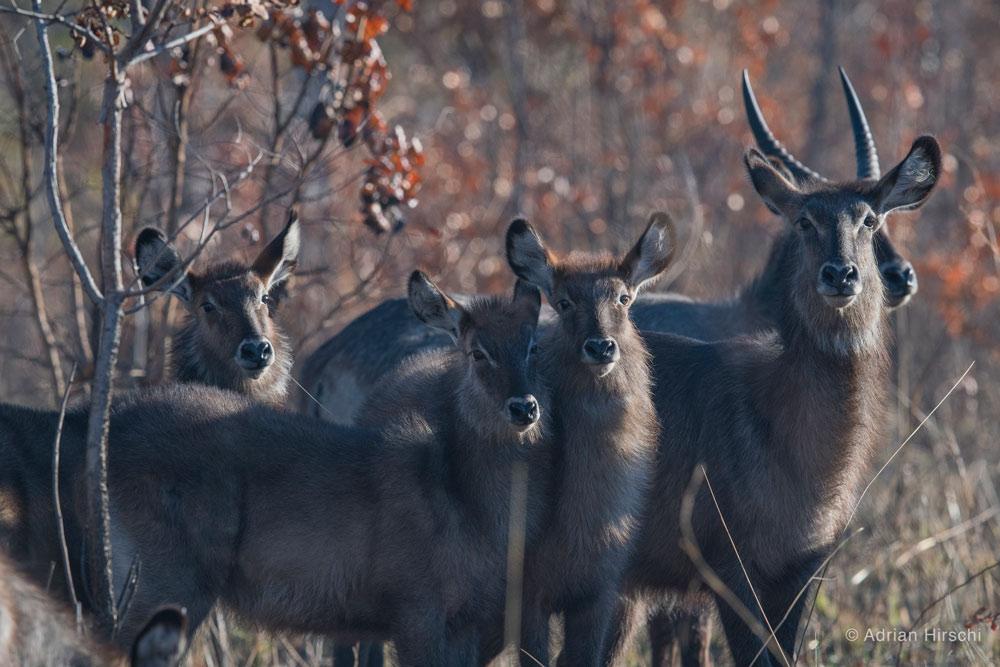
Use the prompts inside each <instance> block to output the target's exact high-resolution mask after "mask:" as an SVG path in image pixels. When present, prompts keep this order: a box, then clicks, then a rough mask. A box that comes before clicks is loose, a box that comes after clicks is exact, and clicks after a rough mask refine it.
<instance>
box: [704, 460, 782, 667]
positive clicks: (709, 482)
mask: <svg viewBox="0 0 1000 667" xmlns="http://www.w3.org/2000/svg"><path fill="white" fill-rule="evenodd" d="M701 474H702V475H704V477H705V484H706V485H707V486H708V493H709V495H711V496H712V504H714V505H715V511H716V512H718V513H719V520H720V521H721V522H722V527H723V528H724V529H725V531H726V537H728V538H729V544H730V545H731V546H732V547H733V553H734V554H736V560H737V561H738V562H739V564H740V570H741V571H742V572H743V577H744V578H745V579H746V580H747V586H749V587H750V592H751V593H753V599H754V601H755V602H756V603H757V608H758V609H760V615H761V616H762V617H763V618H764V622H765V623H767V629H768V630H770V631H771V637H772V638H773V637H774V628H773V627H771V621H770V620H769V619H768V618H767V611H765V610H764V605H763V604H762V603H761V601H760V597H759V596H758V595H757V589H755V588H754V585H753V582H752V581H750V573H749V572H747V568H746V566H745V565H744V564H743V557H742V556H740V550H739V549H737V548H736V541H735V540H734V539H733V534H732V533H730V532H729V525H728V524H727V523H726V517H725V516H723V514H722V508H721V507H719V501H718V499H716V497H715V489H713V488H712V480H710V479H709V478H708V471H707V470H705V466H704V465H703V466H701ZM777 646H778V653H779V654H780V655H781V659H782V660H783V661H784V662H785V664H786V665H788V664H789V662H788V656H786V655H785V651H784V649H783V648H781V644H780V643H778V644H777Z"/></svg>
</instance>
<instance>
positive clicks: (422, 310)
mask: <svg viewBox="0 0 1000 667" xmlns="http://www.w3.org/2000/svg"><path fill="white" fill-rule="evenodd" d="M406 291H407V294H408V295H409V300H410V308H411V309H413V314H414V315H416V316H417V318H418V319H419V320H420V321H421V322H423V323H424V324H426V325H428V326H431V327H434V328H435V329H440V330H441V331H444V332H445V333H446V334H448V335H449V336H451V337H452V340H454V341H455V342H456V343H457V342H458V336H459V333H460V325H461V322H462V316H463V315H464V314H465V309H464V308H462V307H461V306H460V305H458V304H457V303H456V302H455V300H454V299H452V298H451V297H450V296H448V295H447V294H445V293H444V292H442V291H441V290H440V289H439V288H438V286H437V285H435V284H434V283H433V282H432V281H431V279H430V278H428V277H427V274H425V273H424V272H423V271H414V272H413V273H411V274H410V282H409V284H408V285H407V289H406Z"/></svg>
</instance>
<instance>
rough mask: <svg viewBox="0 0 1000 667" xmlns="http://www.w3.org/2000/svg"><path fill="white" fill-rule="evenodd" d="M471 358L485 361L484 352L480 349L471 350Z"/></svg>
mask: <svg viewBox="0 0 1000 667" xmlns="http://www.w3.org/2000/svg"><path fill="white" fill-rule="evenodd" d="M472 358H473V359H475V360H476V361H485V360H486V354H485V353H484V352H483V351H482V350H473V351H472Z"/></svg>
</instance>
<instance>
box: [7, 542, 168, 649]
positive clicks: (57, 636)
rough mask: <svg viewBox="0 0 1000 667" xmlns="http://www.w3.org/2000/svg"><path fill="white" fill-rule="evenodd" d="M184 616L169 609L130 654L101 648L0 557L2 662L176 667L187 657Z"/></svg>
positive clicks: (156, 616)
mask: <svg viewBox="0 0 1000 667" xmlns="http://www.w3.org/2000/svg"><path fill="white" fill-rule="evenodd" d="M186 624H187V619H186V614H185V612H184V610H183V609H178V608H176V607H165V608H163V609H161V610H159V611H158V612H157V613H155V614H154V615H153V616H152V617H151V618H150V619H149V621H148V622H147V623H146V625H145V626H144V627H143V629H142V630H141V631H140V632H139V634H138V636H137V637H136V640H135V642H134V644H133V646H132V648H131V651H130V652H129V656H128V657H127V658H126V656H124V655H122V654H120V653H119V652H118V651H116V650H115V649H113V648H110V647H105V646H101V645H98V644H97V643H96V642H95V641H93V640H92V639H90V638H89V637H87V635H86V634H85V633H84V632H83V631H84V628H80V629H79V630H78V629H77V628H76V627H74V626H75V622H74V619H73V618H72V617H71V616H70V614H69V613H67V611H66V610H65V609H63V608H61V607H60V606H58V605H57V604H56V603H55V601H54V600H53V599H51V598H50V597H49V596H48V595H46V594H45V592H44V591H42V589H40V588H39V587H38V586H36V585H35V584H33V583H31V582H30V581H28V580H27V579H26V578H25V577H24V576H23V575H22V574H21V573H20V572H19V571H18V569H17V567H16V566H15V565H14V564H13V563H11V562H10V561H9V560H8V559H7V558H6V557H5V556H0V662H3V664H5V665H21V666H22V667H63V666H64V665H72V666H73V667H111V666H112V665H126V664H129V665H132V667H172V666H173V665H175V664H176V663H177V659H178V658H179V656H180V655H181V653H182V652H183V648H184V635H185V626H186Z"/></svg>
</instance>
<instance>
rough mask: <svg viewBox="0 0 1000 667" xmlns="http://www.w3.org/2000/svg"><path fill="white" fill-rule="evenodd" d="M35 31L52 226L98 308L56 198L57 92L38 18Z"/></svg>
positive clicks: (98, 295) (99, 296)
mask: <svg viewBox="0 0 1000 667" xmlns="http://www.w3.org/2000/svg"><path fill="white" fill-rule="evenodd" d="M32 6H33V7H34V8H35V11H36V12H38V11H39V10H40V9H41V6H42V3H41V1H40V0H33V1H32ZM35 32H36V34H37V35H38V52H39V55H40V56H41V58H42V66H43V68H44V72H45V98H46V100H47V102H48V107H49V108H48V117H47V119H46V120H47V122H46V127H45V191H46V195H47V196H48V200H49V209H50V211H51V212H52V222H53V223H54V224H55V227H56V233H57V234H59V239H60V240H61V241H62V244H63V248H64V249H65V250H66V254H67V255H68V256H69V260H70V262H71V263H72V264H73V269H74V270H75V271H76V272H77V274H78V275H79V276H80V282H81V283H82V285H83V289H84V291H85V292H86V293H87V296H88V297H90V300H91V301H92V302H94V304H96V305H100V304H101V302H102V301H103V300H104V297H103V296H102V294H101V290H99V289H98V287H97V283H96V282H95V281H94V277H93V275H91V273H90V269H89V268H87V264H86V262H84V261H83V255H81V254H80V248H79V247H78V246H77V245H76V241H74V240H73V236H72V235H71V234H70V232H69V227H68V226H67V224H66V216H65V215H64V214H63V210H62V202H61V200H60V197H59V182H58V180H57V179H58V176H57V171H56V160H57V156H56V151H57V150H58V146H59V92H58V89H57V87H56V72H55V66H54V65H53V63H52V51H51V49H50V47H49V36H48V27H47V25H46V23H45V21H44V20H43V19H41V18H36V19H35Z"/></svg>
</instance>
